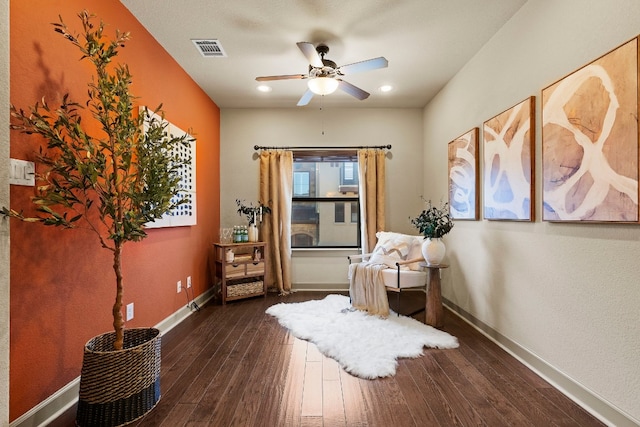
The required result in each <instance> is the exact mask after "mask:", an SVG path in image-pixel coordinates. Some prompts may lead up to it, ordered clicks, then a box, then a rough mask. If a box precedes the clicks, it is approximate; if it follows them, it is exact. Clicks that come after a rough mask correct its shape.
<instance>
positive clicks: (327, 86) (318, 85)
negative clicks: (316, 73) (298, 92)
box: [307, 77, 339, 95]
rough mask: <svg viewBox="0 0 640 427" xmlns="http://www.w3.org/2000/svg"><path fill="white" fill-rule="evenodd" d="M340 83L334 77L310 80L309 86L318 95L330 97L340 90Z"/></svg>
mask: <svg viewBox="0 0 640 427" xmlns="http://www.w3.org/2000/svg"><path fill="white" fill-rule="evenodd" d="M338 84H339V82H338V81H337V80H336V79H334V78H332V77H316V78H314V79H309V81H308V82H307V86H308V87H309V90H310V91H311V92H313V93H315V94H316V95H329V94H332V93H333V92H335V91H336V89H338Z"/></svg>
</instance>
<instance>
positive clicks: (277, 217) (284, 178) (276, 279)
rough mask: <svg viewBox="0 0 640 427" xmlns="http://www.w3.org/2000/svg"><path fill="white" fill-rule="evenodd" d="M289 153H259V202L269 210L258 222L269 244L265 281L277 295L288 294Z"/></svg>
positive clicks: (289, 258) (289, 232) (291, 184)
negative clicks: (277, 292) (275, 289)
mask: <svg viewBox="0 0 640 427" xmlns="http://www.w3.org/2000/svg"><path fill="white" fill-rule="evenodd" d="M292 188H293V153H292V152H291V151H282V150H278V151H262V152H261V153H260V201H261V202H262V203H263V204H265V205H266V206H269V207H270V208H271V214H270V215H266V217H265V221H264V222H263V223H262V238H263V240H264V241H265V242H267V244H268V245H269V250H268V263H269V265H268V268H267V275H266V277H265V280H266V281H267V286H268V287H270V288H273V287H276V288H277V289H278V291H279V293H280V294H281V295H286V294H288V293H289V292H290V291H291V197H292Z"/></svg>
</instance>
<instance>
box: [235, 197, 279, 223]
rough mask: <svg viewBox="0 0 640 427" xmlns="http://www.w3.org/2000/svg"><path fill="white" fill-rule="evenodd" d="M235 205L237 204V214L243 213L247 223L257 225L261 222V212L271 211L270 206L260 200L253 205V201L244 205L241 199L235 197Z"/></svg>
mask: <svg viewBox="0 0 640 427" xmlns="http://www.w3.org/2000/svg"><path fill="white" fill-rule="evenodd" d="M236 205H238V215H240V216H242V215H245V216H246V217H247V220H248V221H249V225H252V224H256V225H258V223H260V222H262V215H263V214H268V213H271V208H270V207H269V206H265V205H263V204H262V203H261V202H258V205H257V206H254V204H253V203H250V204H249V205H246V204H245V203H244V201H243V200H240V199H236Z"/></svg>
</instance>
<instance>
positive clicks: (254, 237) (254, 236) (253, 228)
mask: <svg viewBox="0 0 640 427" xmlns="http://www.w3.org/2000/svg"><path fill="white" fill-rule="evenodd" d="M249 241H250V242H257V241H258V226H257V225H256V224H255V223H253V224H251V225H249Z"/></svg>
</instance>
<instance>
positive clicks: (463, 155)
mask: <svg viewBox="0 0 640 427" xmlns="http://www.w3.org/2000/svg"><path fill="white" fill-rule="evenodd" d="M478 134H479V131H478V128H477V127H476V128H473V129H471V130H470V131H468V132H466V133H464V134H463V135H460V136H459V137H457V138H456V139H454V140H453V141H451V142H449V146H448V153H449V155H448V157H449V169H448V170H449V213H450V214H451V218H453V219H469V220H477V219H478V218H479V217H480V214H479V206H478V201H479V194H478V193H479V192H478Z"/></svg>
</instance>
